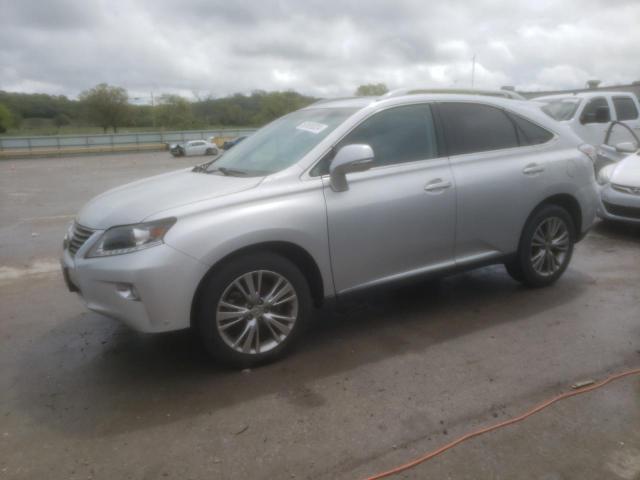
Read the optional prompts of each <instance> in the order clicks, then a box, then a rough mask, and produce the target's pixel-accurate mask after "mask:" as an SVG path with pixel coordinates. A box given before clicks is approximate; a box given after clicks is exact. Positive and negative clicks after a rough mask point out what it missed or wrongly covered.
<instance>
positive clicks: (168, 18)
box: [0, 0, 640, 101]
mask: <svg viewBox="0 0 640 480" xmlns="http://www.w3.org/2000/svg"><path fill="white" fill-rule="evenodd" d="M474 54H475V55H476V59H477V62H476V72H475V78H476V86H479V87H487V88H499V87H500V86H502V85H515V86H516V87H517V88H518V89H521V90H537V89H553V88H564V87H581V86H583V85H584V83H585V81H586V80H588V79H592V78H597V79H600V80H602V81H603V84H615V83H628V82H631V81H634V80H640V61H638V58H639V54H640V1H638V0H628V1H627V0H527V1H522V0H520V1H518V0H511V1H495V0H448V1H447V0H440V1H429V0H385V1H382V0H359V1H351V0H272V1H266V0H254V1H248V0H222V1H218V0H181V1H171V0H129V1H120V0H0V89H3V90H10V91H24V92H46V93H52V94H65V95H69V96H71V97H75V96H77V94H78V93H79V92H80V91H82V90H84V89H86V88H89V87H91V86H93V85H95V84H97V83H100V82H107V83H110V84H114V85H119V86H123V87H125V88H126V89H127V90H128V91H129V93H130V96H132V97H136V96H139V97H144V96H148V95H150V92H152V91H153V92H154V93H155V94H159V93H163V92H173V93H180V94H183V95H186V96H190V97H194V96H200V97H204V96H208V95H212V96H215V97H218V96H223V95H227V94H230V93H234V92H249V91H251V90H255V89H264V90H275V89H278V90H282V89H294V90H298V91H300V92H303V93H307V94H312V95H316V96H338V95H349V94H352V93H353V91H354V89H355V88H356V87H357V85H359V84H362V83H369V82H384V83H386V84H387V85H388V86H389V87H391V88H394V87H411V86H460V87H466V86H469V85H470V82H471V65H472V62H471V59H472V57H473V55H474ZM141 101H144V100H141Z"/></svg>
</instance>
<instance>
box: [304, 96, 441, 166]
mask: <svg viewBox="0 0 640 480" xmlns="http://www.w3.org/2000/svg"><path fill="white" fill-rule="evenodd" d="M356 143H365V144H367V145H369V146H371V148H372V149H373V153H374V155H375V160H374V162H375V165H376V166H378V165H391V164H395V163H404V162H413V161H415V160H426V159H429V158H434V157H436V156H437V148H436V146H437V144H436V135H435V129H434V126H433V117H432V116H431V109H430V108H429V106H428V105H407V106H404V107H395V108H390V109H389V110H384V111H382V112H380V113H376V114H375V115H373V116H372V117H370V118H368V119H367V120H365V121H364V122H362V123H361V124H360V125H358V126H357V127H356V128H354V129H353V130H352V131H351V133H349V134H348V135H347V136H346V137H345V138H343V139H342V140H341V141H340V142H339V143H338V144H337V145H336V147H335V148H334V149H333V152H332V153H330V154H329V155H327V156H326V157H325V158H323V159H322V161H321V162H320V163H318V165H316V167H315V168H314V169H313V170H312V172H311V174H312V175H324V174H327V173H328V172H329V164H330V163H331V160H332V159H333V157H334V156H335V152H337V151H338V150H339V149H340V148H341V147H344V146H345V145H353V144H356Z"/></svg>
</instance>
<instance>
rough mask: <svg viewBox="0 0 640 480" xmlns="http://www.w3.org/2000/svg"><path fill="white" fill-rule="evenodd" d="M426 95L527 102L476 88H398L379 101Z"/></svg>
mask: <svg viewBox="0 0 640 480" xmlns="http://www.w3.org/2000/svg"><path fill="white" fill-rule="evenodd" d="M421 93H422V94H424V93H450V94H460V95H484V96H489V97H501V98H509V99H512V100H526V98H524V97H523V96H522V95H520V94H519V93H516V92H513V91H511V90H481V89H476V88H398V89H396V90H391V91H390V92H388V93H385V94H384V95H382V96H380V97H378V100H384V99H386V98H392V97H401V96H403V95H419V94H421Z"/></svg>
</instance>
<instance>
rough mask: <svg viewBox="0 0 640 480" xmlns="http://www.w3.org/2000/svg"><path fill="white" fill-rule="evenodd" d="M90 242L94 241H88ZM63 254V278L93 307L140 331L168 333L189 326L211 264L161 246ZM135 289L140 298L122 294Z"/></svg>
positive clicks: (93, 309) (83, 250)
mask: <svg viewBox="0 0 640 480" xmlns="http://www.w3.org/2000/svg"><path fill="white" fill-rule="evenodd" d="M89 243H92V242H90V241H88V242H87V244H89ZM88 248H90V245H85V246H83V247H82V248H81V249H80V250H79V251H78V252H77V254H76V255H75V256H71V254H70V253H69V251H68V250H64V251H63V254H62V259H61V263H62V269H63V273H64V276H65V282H66V283H67V286H68V287H69V289H70V290H71V291H77V293H78V294H79V295H80V296H81V297H82V298H83V300H84V301H85V303H86V305H87V308H89V309H90V310H92V311H95V312H98V313H101V314H103V315H107V316H109V317H112V318H116V319H118V320H121V321H122V322H123V323H125V324H127V325H129V326H130V327H131V328H133V329H135V330H138V331H141V332H166V331H170V330H179V329H183V328H187V327H189V325H190V315H191V302H192V300H193V296H194V294H195V291H196V288H197V286H198V284H199V283H200V280H201V279H202V278H203V277H204V275H205V273H206V271H207V266H206V265H204V264H203V263H201V262H198V261H197V260H195V259H193V258H191V257H189V256H188V255H185V254H184V253H182V252H180V251H178V250H176V249H174V248H172V247H170V246H168V245H166V244H162V245H159V246H156V247H152V248H148V249H146V250H140V251H138V252H134V253H129V254H126V255H114V256H111V257H101V258H84V256H83V254H84V252H85V251H87V250H88ZM127 286H129V287H131V288H132V289H133V291H134V292H135V293H136V297H137V298H131V297H130V296H127V295H125V294H123V288H126V287H127Z"/></svg>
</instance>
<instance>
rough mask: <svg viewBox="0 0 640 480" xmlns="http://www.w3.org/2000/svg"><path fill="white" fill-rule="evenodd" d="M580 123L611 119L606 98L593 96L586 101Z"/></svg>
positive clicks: (602, 121) (605, 121) (600, 121)
mask: <svg viewBox="0 0 640 480" xmlns="http://www.w3.org/2000/svg"><path fill="white" fill-rule="evenodd" d="M580 121H581V122H582V123H607V122H609V121H611V112H610V111H609V104H608V103H607V99H606V98H603V97H598V98H594V99H592V100H590V101H589V103H587V105H586V106H585V107H584V110H583V111H582V116H581V117H580Z"/></svg>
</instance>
